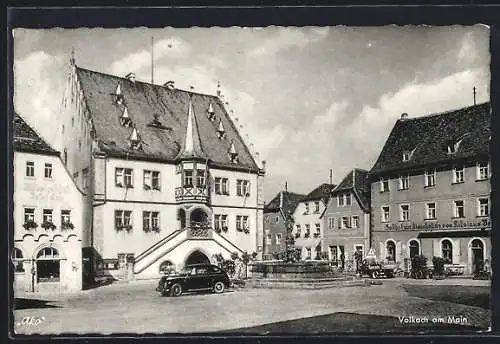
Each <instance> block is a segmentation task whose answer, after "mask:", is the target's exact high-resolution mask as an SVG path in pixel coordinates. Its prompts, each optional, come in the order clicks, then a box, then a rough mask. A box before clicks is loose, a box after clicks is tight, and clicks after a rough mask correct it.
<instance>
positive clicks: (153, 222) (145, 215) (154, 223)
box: [142, 211, 160, 230]
mask: <svg viewBox="0 0 500 344" xmlns="http://www.w3.org/2000/svg"><path fill="white" fill-rule="evenodd" d="M142 226H143V229H144V230H153V229H158V228H160V213H159V212H158V211H143V212H142Z"/></svg>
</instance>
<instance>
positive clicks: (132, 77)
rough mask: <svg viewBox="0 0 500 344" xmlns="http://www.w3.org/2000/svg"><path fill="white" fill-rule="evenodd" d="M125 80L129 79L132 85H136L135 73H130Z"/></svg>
mask: <svg viewBox="0 0 500 344" xmlns="http://www.w3.org/2000/svg"><path fill="white" fill-rule="evenodd" d="M125 78H127V79H128V81H130V82H131V83H135V73H128V74H127V75H125Z"/></svg>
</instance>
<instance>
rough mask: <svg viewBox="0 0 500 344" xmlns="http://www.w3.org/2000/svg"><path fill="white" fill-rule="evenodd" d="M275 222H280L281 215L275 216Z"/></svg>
mask: <svg viewBox="0 0 500 344" xmlns="http://www.w3.org/2000/svg"><path fill="white" fill-rule="evenodd" d="M274 222H276V223H279V222H280V217H279V216H278V215H276V216H275V217H274Z"/></svg>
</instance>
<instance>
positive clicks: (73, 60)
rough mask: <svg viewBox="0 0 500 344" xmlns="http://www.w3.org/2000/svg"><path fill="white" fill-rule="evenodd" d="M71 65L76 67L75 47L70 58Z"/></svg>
mask: <svg viewBox="0 0 500 344" xmlns="http://www.w3.org/2000/svg"><path fill="white" fill-rule="evenodd" d="M69 63H70V64H71V65H72V66H74V65H75V47H71V55H70V57H69Z"/></svg>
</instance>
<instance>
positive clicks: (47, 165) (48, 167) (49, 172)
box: [43, 162, 52, 179]
mask: <svg viewBox="0 0 500 344" xmlns="http://www.w3.org/2000/svg"><path fill="white" fill-rule="evenodd" d="M43 176H44V177H45V178H46V179H52V164H50V163H47V162H46V163H45V167H44V169H43Z"/></svg>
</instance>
